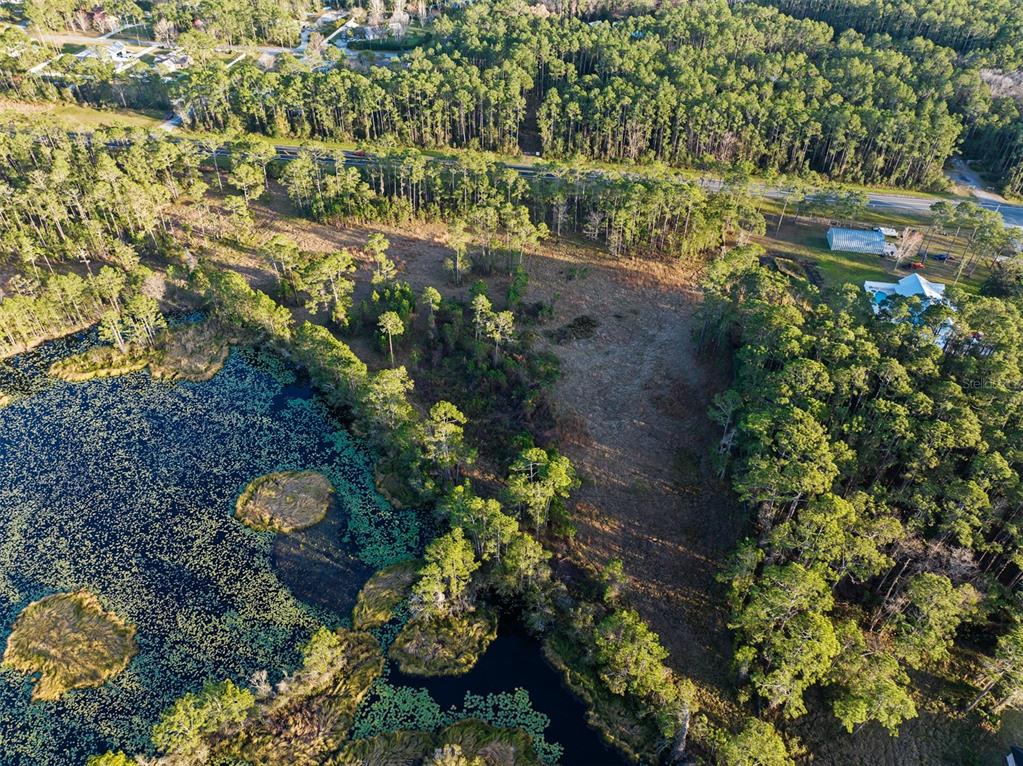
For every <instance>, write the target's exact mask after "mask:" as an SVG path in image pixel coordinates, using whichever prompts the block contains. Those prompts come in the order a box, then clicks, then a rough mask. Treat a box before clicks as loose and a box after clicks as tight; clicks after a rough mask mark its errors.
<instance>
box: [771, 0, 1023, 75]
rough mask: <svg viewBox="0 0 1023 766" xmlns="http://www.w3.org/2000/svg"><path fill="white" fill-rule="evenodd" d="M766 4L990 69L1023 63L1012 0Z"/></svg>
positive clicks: (787, 0)
mask: <svg viewBox="0 0 1023 766" xmlns="http://www.w3.org/2000/svg"><path fill="white" fill-rule="evenodd" d="M766 4H770V5H772V6H774V7H776V8H778V9H779V10H781V11H782V12H784V13H787V14H790V15H792V16H796V17H798V18H812V19H817V20H819V21H823V22H826V23H827V24H830V25H831V26H833V27H835V29H840V30H842V29H855V30H857V31H859V32H862V33H863V34H873V33H878V34H885V35H891V36H892V37H898V38H905V39H911V38H914V37H924V38H926V39H928V40H931V41H933V42H935V43H937V44H938V45H942V46H945V47H947V48H952V49H953V50H955V51H957V52H959V53H962V54H963V55H965V56H966V57H967V58H969V59H971V60H972V61H975V62H978V63H983V64H986V65H988V66H999V67H1005V68H1007V69H1011V68H1016V67H1018V66H1020V64H1021V63H1023V59H1021V58H1020V54H1021V50H1023V8H1020V5H1019V3H1014V2H1011V0H982V2H973V1H968V0H939V1H938V2H935V0H767V3H766Z"/></svg>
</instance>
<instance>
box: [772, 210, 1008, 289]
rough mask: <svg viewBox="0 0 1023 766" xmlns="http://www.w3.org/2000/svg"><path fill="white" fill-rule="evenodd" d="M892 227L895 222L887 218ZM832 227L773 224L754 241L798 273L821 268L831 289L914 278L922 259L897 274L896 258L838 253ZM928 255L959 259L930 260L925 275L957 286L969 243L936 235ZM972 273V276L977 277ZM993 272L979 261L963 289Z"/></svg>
mask: <svg viewBox="0 0 1023 766" xmlns="http://www.w3.org/2000/svg"><path fill="white" fill-rule="evenodd" d="M887 223H888V225H891V224H892V223H893V221H892V220H891V219H887ZM915 226H916V227H919V230H920V231H921V232H922V231H923V230H924V228H925V224H923V223H921V222H919V221H917V222H916V223H915ZM827 229H828V227H827V226H826V225H824V224H820V223H811V222H806V221H795V220H793V219H786V220H785V222H784V223H782V225H781V228H780V229H779V228H778V226H777V223H769V224H768V227H767V233H766V234H765V235H764V236H762V237H755V238H754V241H755V242H756V243H757V244H760V245H762V246H763V247H764V249H765V250H767V253H768V255H771V256H775V257H777V258H779V259H782V260H787V261H791V262H793V263H794V264H795V265H796V267H797V271H798V270H799V269H803V270H804V271H805V269H806V267H807V266H812V267H813V268H814V269H816V270H817V271H818V272H819V273H820V276H821V277H822V278H823V282H824V284H825V285H826V286H828V287H833V288H839V287H841V286H842V285H844V284H847V283H848V284H854V285H856V286H862V285H863V282H864V281H865V280H877V281H892V282H894V281H898V280H899V279H901V278H902V277H904V276H906V275H908V274H912V273H914V270H912V269H909V268H908V264H909V263H911V262H912V261H916V260H919V257H918V256H916V257H914V258H905V259H903V261H902V266H903V268H899V269H896V268H895V261H894V260H892V259H891V258H880V257H879V256H876V255H870V254H866V253H843V252H835V251H832V250H831V249H830V248H829V247H828V241H827V237H826V234H827ZM926 241H927V251H928V252H929V253H930V254H932V255H934V254H938V253H950V254H952V255H953V258H954V260H949V261H947V262H944V263H943V262H939V261H935V260H933V258H927V259H926V260H925V261H924V268H923V269H922V270H921V271H920V272H919V273H920V274H921V275H923V276H924V277H926V278H927V279H929V280H931V281H932V282H942V283H944V284H953V283H954V282H955V281H956V272H957V271H958V269H959V266H960V265H961V261H960V260H959V258H960V255H961V253H962V249H963V245H964V242H963V240H962V238H960V239H958V240H953V239H952V238H951V237H948V236H941V235H938V234H934V235H932V236H930V237H928V238H927V240H926ZM971 272H972V273H971ZM989 273H990V268H989V266H988V265H987V264H986V263H983V262H979V261H978V263H977V265H976V268H975V269H974V268H968V269H964V270H963V273H962V275H961V276H960V279H959V282H958V285H959V287H960V288H962V289H963V290H966V291H968V292H974V293H975V292H977V291H978V290H979V289H980V286H981V284H983V282H984V280H985V279H986V278H987V276H988V274H989Z"/></svg>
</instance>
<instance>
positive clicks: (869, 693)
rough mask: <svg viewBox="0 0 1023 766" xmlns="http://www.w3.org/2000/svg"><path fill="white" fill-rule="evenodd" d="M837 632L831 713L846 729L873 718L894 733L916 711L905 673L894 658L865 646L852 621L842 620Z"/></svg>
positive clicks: (896, 733)
mask: <svg viewBox="0 0 1023 766" xmlns="http://www.w3.org/2000/svg"><path fill="white" fill-rule="evenodd" d="M838 632H839V639H840V640H841V641H842V644H843V646H842V652H841V654H840V655H839V656H838V658H837V659H836V661H835V665H834V668H833V670H832V675H833V677H834V679H835V683H837V684H838V686H839V689H840V690H839V692H838V694H837V696H836V697H835V699H834V701H833V702H832V708H833V709H834V711H835V717H836V718H837V719H838V720H839V721H840V722H841V724H842V725H843V726H845V728H846V731H848V732H850V733H851V732H852V731H854V729H855V727H856V726H859V725H861V724H863V723H865V722H866V721H877V722H878V723H880V724H881V725H882V726H884V727H885V728H886V729H887V730H888V732H889V733H890V734H891V735H892V736H897V735H898V733H899V725H900V724H901V723H902V722H903V721H905V720H908V719H910V718H916V714H917V710H916V704H915V703H914V702H913V698H912V697H911V696H910V693H909V676H908V675H907V674H906V672H905V671H904V670H903V669H902V667H901V666H900V665H899V661H898V659H896V658H895V657H893V656H892V655H890V654H886V653H885V652H883V651H879V650H878V648H871V647H868V646H867V643H866V639H865V638H864V636H863V633H862V631H861V630H860V629H859V627H858V626H857V625H856V623H854V622H851V621H850V622H845V623H842V624H841V625H840V626H839V628H838Z"/></svg>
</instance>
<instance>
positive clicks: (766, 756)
mask: <svg viewBox="0 0 1023 766" xmlns="http://www.w3.org/2000/svg"><path fill="white" fill-rule="evenodd" d="M715 755H716V758H717V763H719V764H720V766H794V764H795V761H794V760H793V759H792V758H791V757H790V756H789V752H788V749H787V748H786V747H785V742H784V740H782V738H781V736H780V735H779V734H778V732H777V731H776V730H775V728H774V726H772V725H771V724H769V723H767V722H766V721H761V720H760V719H758V718H750V719H748V720H747V721H746V724H745V725H744V726H743V727H742V730H741V731H739V733H738V734H735V735H734V736H727V737H725V739H724V742H722V743H721V745H720V746H719V747H718V748H717V752H716V754H715Z"/></svg>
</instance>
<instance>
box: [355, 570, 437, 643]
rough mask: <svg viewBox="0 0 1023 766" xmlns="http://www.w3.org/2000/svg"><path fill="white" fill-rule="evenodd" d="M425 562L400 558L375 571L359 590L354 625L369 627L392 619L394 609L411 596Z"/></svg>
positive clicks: (362, 628)
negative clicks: (410, 593)
mask: <svg viewBox="0 0 1023 766" xmlns="http://www.w3.org/2000/svg"><path fill="white" fill-rule="evenodd" d="M422 564H423V562H422V561H420V560H419V559H412V560H410V561H400V562H398V563H397V564H392V565H391V566H389V567H385V568H384V569H381V570H380V571H379V572H377V573H376V574H374V575H373V576H372V577H370V578H369V580H368V581H367V582H366V584H365V585H364V586H363V587H362V590H361V591H359V600H358V601H357V602H356V603H355V609H354V610H352V625H353V626H354V627H355V628H356V629H358V630H369V629H370V628H376V627H379V626H380V625H383V624H385V623H386V622H388V621H390V619H391V618H392V617H393V616H394V610H395V609H397V608H398V605H399V604H401V602H402V601H403V600H404V599H405V598H406V597H407V596H408V594H409V589H411V587H412V584H413V583H414V582H415V581H416V576H417V575H418V574H419V568H420V567H421V566H422Z"/></svg>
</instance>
